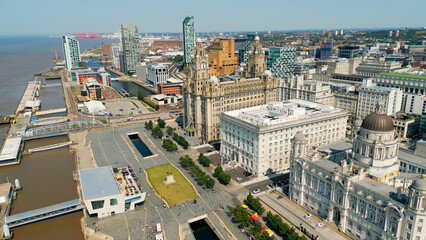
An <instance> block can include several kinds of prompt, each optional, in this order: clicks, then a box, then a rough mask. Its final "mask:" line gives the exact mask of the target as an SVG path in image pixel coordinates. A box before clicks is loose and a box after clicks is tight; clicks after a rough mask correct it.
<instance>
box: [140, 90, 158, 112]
mask: <svg viewBox="0 0 426 240" xmlns="http://www.w3.org/2000/svg"><path fill="white" fill-rule="evenodd" d="M138 100H140V101H142V102H144V103H146V104H148V105H149V106H150V107H152V108H154V109H155V110H158V109H160V106H159V105H158V104H155V103H152V102H150V101H148V100H146V99H145V97H144V96H143V94H142V92H141V91H139V92H138Z"/></svg>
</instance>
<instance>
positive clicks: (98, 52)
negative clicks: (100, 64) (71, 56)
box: [90, 49, 102, 54]
mask: <svg viewBox="0 0 426 240" xmlns="http://www.w3.org/2000/svg"><path fill="white" fill-rule="evenodd" d="M90 52H91V53H93V54H101V53H102V49H93V50H92V51H90Z"/></svg>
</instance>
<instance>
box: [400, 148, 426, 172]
mask: <svg viewBox="0 0 426 240" xmlns="http://www.w3.org/2000/svg"><path fill="white" fill-rule="evenodd" d="M398 158H399V160H404V161H405V162H409V163H412V164H415V165H417V166H421V167H424V168H426V160H425V158H423V157H420V156H418V155H415V154H412V153H408V152H406V151H404V150H402V149H401V150H400V151H398Z"/></svg>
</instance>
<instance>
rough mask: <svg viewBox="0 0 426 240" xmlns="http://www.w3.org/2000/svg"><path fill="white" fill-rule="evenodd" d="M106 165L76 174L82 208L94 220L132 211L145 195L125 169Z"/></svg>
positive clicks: (132, 175)
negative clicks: (83, 207)
mask: <svg viewBox="0 0 426 240" xmlns="http://www.w3.org/2000/svg"><path fill="white" fill-rule="evenodd" d="M114 170H115V171H114V172H113V169H112V168H111V167H110V166H107V167H100V168H90V169H81V170H79V171H78V173H79V177H80V184H81V192H82V197H83V202H84V205H85V206H86V210H87V211H88V212H89V214H90V215H92V214H93V215H97V217H98V218H102V217H106V216H110V215H114V214H118V213H123V212H124V211H127V210H133V209H134V208H135V205H136V204H140V203H142V202H144V201H145V195H146V193H145V192H144V191H143V190H142V188H141V187H140V184H139V181H138V179H137V177H136V175H135V173H134V172H133V170H130V169H129V168H122V169H114Z"/></svg>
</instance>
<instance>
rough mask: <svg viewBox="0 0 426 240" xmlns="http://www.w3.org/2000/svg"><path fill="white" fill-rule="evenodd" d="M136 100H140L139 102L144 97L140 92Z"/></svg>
mask: <svg viewBox="0 0 426 240" xmlns="http://www.w3.org/2000/svg"><path fill="white" fill-rule="evenodd" d="M138 100H141V101H143V100H144V97H143V94H142V92H141V91H139V92H138Z"/></svg>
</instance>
